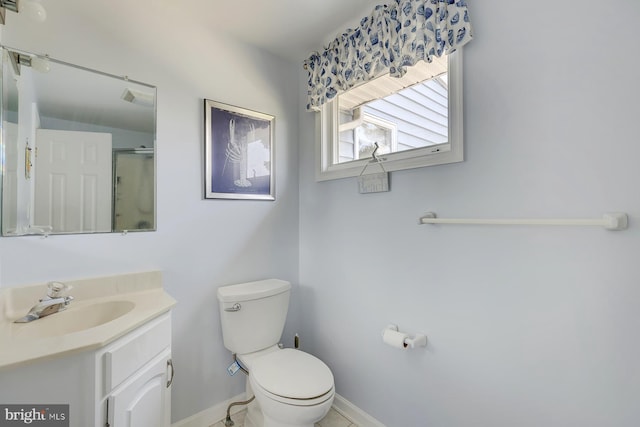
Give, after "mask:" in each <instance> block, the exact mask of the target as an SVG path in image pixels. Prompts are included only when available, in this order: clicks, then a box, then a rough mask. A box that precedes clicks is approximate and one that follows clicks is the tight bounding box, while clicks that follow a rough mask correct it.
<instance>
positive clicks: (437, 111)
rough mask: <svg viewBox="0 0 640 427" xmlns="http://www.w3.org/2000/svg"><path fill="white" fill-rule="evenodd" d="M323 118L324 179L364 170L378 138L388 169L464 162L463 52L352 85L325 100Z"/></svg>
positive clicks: (320, 171)
mask: <svg viewBox="0 0 640 427" xmlns="http://www.w3.org/2000/svg"><path fill="white" fill-rule="evenodd" d="M319 120H320V129H321V132H320V138H319V142H318V149H319V150H318V151H319V156H318V161H317V171H316V179H317V180H319V181H322V180H328V179H337V178H345V177H350V176H357V175H359V174H360V173H361V172H362V170H363V168H364V167H365V165H367V164H368V162H369V161H370V160H371V154H372V153H373V150H374V144H375V143H377V144H378V147H379V148H378V151H377V152H376V155H377V156H378V158H382V159H383V160H384V168H385V170H387V171H394V170H401V169H410V168H417V167H422V166H432V165H439V164H445V163H453V162H460V161H462V160H463V141H462V54H461V52H460V50H458V51H456V52H454V53H452V54H450V55H449V56H448V57H446V56H443V57H442V58H434V59H433V62H431V63H426V62H424V61H420V62H419V63H418V64H416V65H415V66H413V67H410V68H409V69H408V71H407V73H406V74H405V76H403V77H402V78H400V79H398V78H393V77H389V76H388V75H386V76H382V77H379V78H377V79H375V80H372V81H369V82H367V83H364V84H361V85H359V86H357V87H355V88H353V89H350V90H348V91H346V92H344V93H342V94H340V95H338V96H336V98H334V99H333V100H332V101H330V102H328V103H327V104H325V105H323V106H322V109H321V111H320V114H319Z"/></svg>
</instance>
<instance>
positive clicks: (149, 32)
mask: <svg viewBox="0 0 640 427" xmlns="http://www.w3.org/2000/svg"><path fill="white" fill-rule="evenodd" d="M55 3H56V4H55V5H54V4H51V5H48V4H47V5H46V7H47V9H48V12H49V13H48V18H47V21H46V22H45V23H43V24H40V25H39V26H38V24H34V23H33V22H30V21H28V19H27V18H26V17H23V16H22V14H18V15H16V14H14V13H12V14H10V15H9V16H8V20H7V25H6V26H5V27H4V28H3V43H5V44H6V45H8V46H12V47H16V48H20V49H23V50H27V51H35V52H43V53H45V52H46V53H48V54H49V55H50V56H51V57H54V58H58V59H62V60H64V61H68V62H71V63H76V64H79V65H83V66H85V67H89V68H94V69H99V70H103V71H106V72H109V73H112V74H116V75H128V76H129V77H131V78H132V79H135V80H140V81H145V82H148V83H150V84H153V85H156V86H157V87H158V135H157V150H158V151H157V153H158V154H157V161H158V168H157V170H158V197H157V199H158V231H157V232H153V233H129V234H128V235H126V236H121V235H119V234H103V235H93V236H87V235H77V236H52V237H49V238H48V239H43V238H41V237H15V238H0V285H1V286H3V287H6V286H16V285H22V284H31V283H39V282H44V281H48V280H54V279H55V280H63V281H64V280H66V279H74V278H83V277H95V276H103V275H112V274H119V273H127V272H136V271H145V270H151V269H159V270H161V271H162V272H163V274H164V285H165V287H166V289H167V291H168V292H169V293H170V294H171V295H172V296H173V297H174V298H175V299H176V300H177V301H178V304H177V306H176V308H175V310H174V315H173V322H174V323H173V360H174V364H175V368H176V377H175V381H174V383H173V396H172V400H173V402H172V403H173V404H172V407H173V414H172V418H173V420H174V421H177V420H180V419H183V418H186V417H188V416H191V415H193V414H196V413H197V412H199V411H202V410H204V409H207V408H209V407H211V406H214V405H216V404H218V403H220V402H222V401H224V400H226V399H228V398H230V397H232V396H235V395H237V394H239V393H240V392H241V391H242V390H243V387H244V378H242V376H235V377H233V378H231V377H229V376H228V374H227V373H226V367H227V366H228V364H229V363H230V362H231V355H230V353H229V352H228V351H227V350H226V349H225V348H224V347H223V344H222V336H221V331H220V325H219V320H218V319H219V316H218V307H217V300H216V288H217V287H218V286H220V285H224V284H230V283H236V282H241V281H247V280H257V279H261V278H267V277H277V278H282V279H286V280H290V281H292V282H293V283H297V278H298V231H297V230H298V170H297V123H296V121H297V116H298V113H297V109H296V108H297V98H296V96H297V94H296V93H295V91H292V90H290V88H291V84H290V82H291V81H294V82H295V81H296V67H295V66H294V65H293V64H290V63H287V62H285V61H282V60H280V59H278V58H275V57H273V56H271V55H268V54H265V53H264V52H261V51H259V50H256V49H254V48H251V47H248V46H246V45H242V44H240V43H238V42H236V41H234V40H230V39H227V38H226V37H224V36H221V35H216V34H215V33H213V32H212V31H211V29H210V28H208V27H204V26H201V25H199V24H195V23H193V22H188V21H185V19H184V15H183V14H182V13H180V11H181V8H182V7H183V5H182V4H179V3H166V2H165V3H166V4H165V3H163V4H162V5H160V4H159V5H158V7H157V8H154V10H153V11H151V13H150V10H149V9H147V8H146V7H140V6H139V5H138V4H137V3H135V2H134V3H130V2H125V1H120V0H117V1H115V2H104V3H100V2H85V1H78V0H59V1H58V0H57V1H56V2H55ZM102 8H121V10H122V20H120V21H118V22H112V21H108V20H104V19H103V18H102V14H101V9H102ZM141 23H142V24H143V25H140V24H141ZM136 28H138V29H139V34H137V35H136V37H135V38H128V37H125V35H127V34H129V35H130V33H131V30H132V29H136ZM124 29H126V30H127V31H124ZM203 98H210V99H213V100H216V101H220V102H225V103H230V104H234V105H238V106H242V107H245V108H249V109H253V110H257V111H261V112H265V113H269V114H272V115H274V116H275V117H276V122H275V129H276V138H275V139H276V142H275V144H276V179H277V188H276V201H275V202H254V201H226V200H203V198H202V194H203V189H202V188H203V185H202V182H203V155H202V151H203V141H204V134H203V129H204V119H203ZM288 335H290V334H288Z"/></svg>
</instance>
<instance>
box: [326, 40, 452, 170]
mask: <svg viewBox="0 0 640 427" xmlns="http://www.w3.org/2000/svg"><path fill="white" fill-rule="evenodd" d="M447 67H448V69H447V79H448V86H449V87H448V91H449V93H448V103H449V105H448V115H449V117H448V122H449V123H448V131H449V141H448V142H446V143H443V144H438V145H431V146H428V147H422V148H416V149H412V150H405V151H400V152H396V153H391V154H385V155H384V158H385V159H386V160H385V161H384V168H385V170H386V171H388V172H391V171H396V170H404V169H413V168H420V167H425V166H435V165H443V164H448V163H456V162H462V161H463V160H464V139H463V102H462V81H463V78H462V77H463V76H462V74H463V73H462V68H463V64H462V48H458V49H457V50H456V51H455V52H452V53H450V54H449V55H448V64H447ZM338 128H339V120H338V101H337V99H333V100H332V101H330V102H327V103H325V104H324V105H322V107H321V109H320V112H318V113H316V160H315V164H316V181H327V180H332V179H340V178H349V177H354V176H358V175H360V174H361V172H362V170H363V169H364V167H365V166H366V165H367V164H368V162H369V160H370V159H360V160H353V161H350V162H344V163H337V158H338V157H337V156H338V154H339V153H338V149H337V146H336V143H335V141H339V138H338V132H339V131H338Z"/></svg>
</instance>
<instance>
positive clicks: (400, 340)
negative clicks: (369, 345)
mask: <svg viewBox="0 0 640 427" xmlns="http://www.w3.org/2000/svg"><path fill="white" fill-rule="evenodd" d="M408 337H409V335H407V334H403V333H402V332H398V331H394V330H393V329H385V330H384V331H382V342H384V343H385V344H387V345H390V346H391V347H395V348H401V349H405V348H407V344H405V342H404V340H405V339H406V338H408Z"/></svg>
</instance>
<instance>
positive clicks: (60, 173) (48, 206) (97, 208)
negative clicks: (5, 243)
mask: <svg viewBox="0 0 640 427" xmlns="http://www.w3.org/2000/svg"><path fill="white" fill-rule="evenodd" d="M111 139H112V138H111V134H109V133H98V132H76V131H73V132H72V131H61V130H51V129H38V130H37V133H36V147H37V153H36V163H35V168H34V169H35V174H34V175H35V202H34V205H35V212H34V217H35V218H34V224H35V225H38V226H43V225H48V226H51V227H52V228H53V230H52V231H53V232H58V233H65V232H80V231H81V232H101V231H105V232H108V231H111V201H112V187H113V185H112V166H111V157H112V149H111V146H112V141H111Z"/></svg>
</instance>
